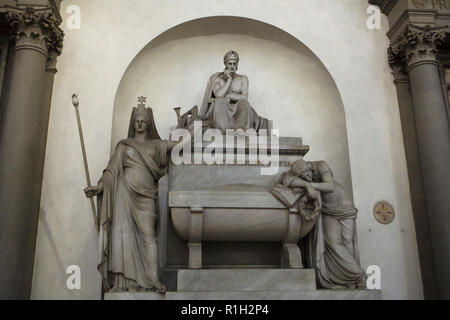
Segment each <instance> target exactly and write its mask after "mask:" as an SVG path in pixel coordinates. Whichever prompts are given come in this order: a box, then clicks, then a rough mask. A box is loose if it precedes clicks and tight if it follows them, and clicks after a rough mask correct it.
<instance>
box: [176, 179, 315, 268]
mask: <svg viewBox="0 0 450 320" xmlns="http://www.w3.org/2000/svg"><path fill="white" fill-rule="evenodd" d="M169 207H170V208H171V214H170V216H171V219H172V223H173V226H174V229H175V231H176V233H177V234H178V235H179V236H180V237H181V238H182V239H184V240H186V241H187V242H188V247H189V268H202V242H203V241H233V242H236V241H237V242H239V241H243V242H247V241H250V242H263V241H268V242H281V243H282V244H283V248H282V249H283V250H282V255H281V263H280V264H281V266H282V267H286V268H294V269H299V268H303V263H302V258H301V253H300V249H299V248H298V246H297V242H298V241H299V240H300V238H301V237H302V236H304V235H306V234H307V233H308V232H309V231H310V230H311V228H312V227H313V225H314V224H313V223H311V222H309V221H306V220H305V219H304V218H303V217H302V216H301V215H300V213H299V212H298V210H297V209H288V208H286V207H285V206H284V205H283V204H282V203H281V202H280V201H279V200H278V199H276V198H275V197H274V196H273V195H272V194H271V193H270V190H267V189H266V188H264V187H261V186H254V185H244V184H241V185H230V186H221V187H215V188H208V189H203V190H191V191H174V192H171V193H170V194H169Z"/></svg>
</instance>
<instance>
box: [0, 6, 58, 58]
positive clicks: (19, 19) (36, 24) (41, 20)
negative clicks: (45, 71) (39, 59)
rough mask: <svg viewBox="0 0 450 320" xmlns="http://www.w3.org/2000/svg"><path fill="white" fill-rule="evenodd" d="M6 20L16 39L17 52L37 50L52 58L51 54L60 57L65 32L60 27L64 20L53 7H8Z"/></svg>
mask: <svg viewBox="0 0 450 320" xmlns="http://www.w3.org/2000/svg"><path fill="white" fill-rule="evenodd" d="M6 18H7V20H8V21H9V23H10V25H11V32H12V36H13V37H14V38H15V39H16V47H15V50H16V51H18V50H22V49H30V50H36V51H39V52H41V53H42V54H44V55H45V56H46V57H47V58H49V57H50V52H55V53H56V55H59V54H60V53H61V50H62V43H63V38H64V32H63V31H62V29H61V28H60V27H59V24H61V22H62V20H61V17H60V16H59V14H58V12H57V11H56V10H55V8H53V7H47V8H43V9H34V8H32V7H25V8H15V7H10V6H7V7H6Z"/></svg>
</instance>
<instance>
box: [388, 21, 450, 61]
mask: <svg viewBox="0 0 450 320" xmlns="http://www.w3.org/2000/svg"><path fill="white" fill-rule="evenodd" d="M446 32H447V27H446V26H444V27H431V26H425V27H420V26H415V25H408V26H407V27H406V30H405V31H404V32H403V34H402V35H400V37H399V38H398V39H397V41H395V42H394V44H392V45H391V47H390V48H389V54H390V57H389V60H390V62H391V60H392V61H395V60H398V61H401V62H402V63H404V64H405V65H406V66H407V68H408V69H411V68H412V67H414V66H415V65H417V64H420V63H430V62H431V63H437V59H438V53H439V50H438V48H439V46H441V45H442V44H443V43H444V42H445V39H446ZM394 65H395V64H394Z"/></svg>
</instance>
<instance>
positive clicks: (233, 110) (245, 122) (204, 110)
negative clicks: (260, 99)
mask: <svg viewBox="0 0 450 320" xmlns="http://www.w3.org/2000/svg"><path fill="white" fill-rule="evenodd" d="M222 75H223V72H218V73H215V74H213V75H212V76H211V77H210V78H209V81H208V84H207V86H206V90H205V95H204V97H203V103H202V107H201V109H200V117H201V119H202V120H208V119H212V120H214V127H215V128H217V129H219V130H221V131H222V132H224V133H225V131H226V129H235V130H236V129H239V128H241V129H244V130H247V129H255V130H259V129H266V130H269V129H271V128H269V126H270V124H269V120H267V119H265V118H263V117H260V116H258V114H257V113H256V111H255V109H253V108H252V107H251V106H250V103H249V102H248V101H247V100H246V99H241V100H239V101H237V102H228V101H227V100H226V99H225V98H224V97H215V95H214V92H213V88H214V83H215V82H216V80H217V78H218V77H220V76H222ZM230 90H231V89H230Z"/></svg>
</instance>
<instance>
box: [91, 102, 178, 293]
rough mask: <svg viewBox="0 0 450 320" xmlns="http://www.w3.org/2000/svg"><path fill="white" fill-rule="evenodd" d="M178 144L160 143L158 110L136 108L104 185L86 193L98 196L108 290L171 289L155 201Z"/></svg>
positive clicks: (103, 271)
mask: <svg viewBox="0 0 450 320" xmlns="http://www.w3.org/2000/svg"><path fill="white" fill-rule="evenodd" d="M141 102H142V101H141ZM173 145H174V143H172V142H168V141H164V140H161V139H160V137H159V135H158V132H157V130H156V127H155V123H154V120H153V114H152V110H151V109H150V108H145V107H144V104H142V103H141V104H140V105H139V106H138V108H133V112H132V115H131V120H130V126H129V130H128V139H125V140H122V141H120V142H119V143H118V144H117V147H116V150H115V152H114V155H113V156H112V158H111V160H110V161H109V163H108V166H107V167H106V169H105V170H104V171H103V176H102V177H101V179H100V180H99V182H98V184H97V185H96V186H94V187H89V188H86V189H85V193H86V195H87V196H88V197H92V196H95V195H97V200H98V202H97V203H98V206H97V207H98V214H99V218H100V225H101V229H100V255H99V263H98V270H99V272H100V273H101V274H102V276H103V284H104V288H105V290H106V291H158V292H164V291H165V290H166V288H165V286H164V284H162V283H161V281H160V279H159V276H158V247H157V237H156V219H157V215H156V212H157V210H156V201H155V200H156V199H157V192H158V189H157V188H158V180H159V179H160V178H161V177H162V176H163V175H164V174H165V172H166V166H167V160H168V152H170V150H171V148H172V147H173Z"/></svg>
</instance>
